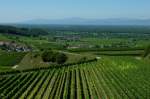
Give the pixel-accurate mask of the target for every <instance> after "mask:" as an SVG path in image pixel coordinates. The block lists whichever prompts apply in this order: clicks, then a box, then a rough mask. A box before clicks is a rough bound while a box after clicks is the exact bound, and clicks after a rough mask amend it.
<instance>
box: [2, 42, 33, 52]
mask: <svg viewBox="0 0 150 99" xmlns="http://www.w3.org/2000/svg"><path fill="white" fill-rule="evenodd" d="M0 49H3V50H6V51H16V52H28V51H31V50H32V49H31V48H30V47H28V46H26V45H23V44H17V43H15V42H13V41H0Z"/></svg>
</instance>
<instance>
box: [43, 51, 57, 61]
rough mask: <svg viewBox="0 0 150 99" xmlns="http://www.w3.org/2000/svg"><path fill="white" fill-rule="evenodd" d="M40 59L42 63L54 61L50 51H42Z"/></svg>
mask: <svg viewBox="0 0 150 99" xmlns="http://www.w3.org/2000/svg"><path fill="white" fill-rule="evenodd" d="M41 57H42V59H43V61H44V62H53V61H54V59H53V51H51V50H46V51H43V53H42V55H41Z"/></svg>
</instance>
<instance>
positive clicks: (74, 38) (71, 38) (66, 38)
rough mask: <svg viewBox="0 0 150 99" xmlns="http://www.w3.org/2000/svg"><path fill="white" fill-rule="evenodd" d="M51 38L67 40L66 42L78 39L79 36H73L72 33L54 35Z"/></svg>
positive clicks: (59, 40)
mask: <svg viewBox="0 0 150 99" xmlns="http://www.w3.org/2000/svg"><path fill="white" fill-rule="evenodd" d="M53 39H54V40H55V41H57V42H61V41H68V42H69V41H79V40H80V36H74V35H66V36H55V37H54V38H53Z"/></svg>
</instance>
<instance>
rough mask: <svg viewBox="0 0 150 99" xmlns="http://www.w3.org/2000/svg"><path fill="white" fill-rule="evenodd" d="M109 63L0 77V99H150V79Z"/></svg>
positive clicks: (86, 64)
mask: <svg viewBox="0 0 150 99" xmlns="http://www.w3.org/2000/svg"><path fill="white" fill-rule="evenodd" d="M108 60H109V59H106V60H105V59H104V60H103V61H97V62H93V63H84V64H80V65H74V66H71V67H63V68H58V69H57V68H52V69H47V70H39V71H32V72H26V73H17V74H14V75H12V74H8V75H6V76H1V77H0V99H149V98H150V84H149V83H148V82H149V79H147V78H142V79H140V80H139V79H138V78H137V77H136V76H134V74H132V79H131V78H129V73H128V71H121V70H118V69H116V66H114V65H111V62H110V63H109V62H107V61H108ZM144 68H145V69H149V68H150V67H144ZM137 73H140V72H137ZM144 74H146V73H144ZM136 75H137V74H136ZM141 77H144V76H141ZM141 80H142V81H141ZM136 82H138V83H137V84H136Z"/></svg>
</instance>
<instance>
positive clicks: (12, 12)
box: [0, 0, 150, 22]
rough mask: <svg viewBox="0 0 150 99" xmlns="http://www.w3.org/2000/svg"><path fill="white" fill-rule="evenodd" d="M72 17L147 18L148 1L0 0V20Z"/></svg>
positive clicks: (149, 16) (149, 3)
mask: <svg viewBox="0 0 150 99" xmlns="http://www.w3.org/2000/svg"><path fill="white" fill-rule="evenodd" d="M72 17H80V18H96V19H101V18H150V0H0V22H16V21H23V20H30V19H62V18H72Z"/></svg>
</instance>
